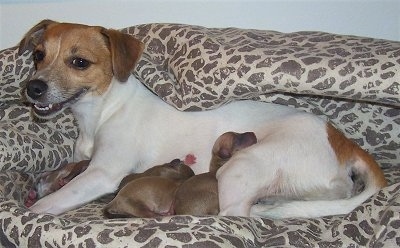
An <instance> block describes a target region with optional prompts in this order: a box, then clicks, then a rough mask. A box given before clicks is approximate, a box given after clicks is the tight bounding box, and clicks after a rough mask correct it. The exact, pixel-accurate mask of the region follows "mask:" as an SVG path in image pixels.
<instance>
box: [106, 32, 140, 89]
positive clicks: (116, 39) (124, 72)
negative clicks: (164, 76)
mask: <svg viewBox="0 0 400 248" xmlns="http://www.w3.org/2000/svg"><path fill="white" fill-rule="evenodd" d="M101 33H102V34H103V35H104V36H105V37H106V38H107V40H108V44H109V47H110V51H111V60H112V67H113V73H114V76H115V77H116V78H117V79H118V80H119V81H120V82H125V81H126V80H128V78H129V76H130V75H131V73H132V71H133V69H135V65H136V63H137V62H138V61H139V58H140V56H141V55H142V52H143V49H144V44H143V43H142V42H141V41H139V40H138V39H135V38H134V37H133V36H131V35H129V34H124V33H122V32H120V31H117V30H113V29H103V30H102V31H101Z"/></svg>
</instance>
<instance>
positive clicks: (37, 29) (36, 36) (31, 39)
mask: <svg viewBox="0 0 400 248" xmlns="http://www.w3.org/2000/svg"><path fill="white" fill-rule="evenodd" d="M53 23H56V22H55V21H52V20H43V21H41V22H39V23H38V24H36V25H35V26H34V27H33V28H31V29H30V30H29V31H28V33H26V34H25V36H24V38H22V40H21V42H20V43H19V48H18V55H21V54H23V53H24V52H25V51H26V50H32V49H33V47H34V46H35V45H36V44H38V43H39V42H40V41H41V39H42V37H43V32H44V31H45V30H46V28H47V26H49V25H50V24H53Z"/></svg>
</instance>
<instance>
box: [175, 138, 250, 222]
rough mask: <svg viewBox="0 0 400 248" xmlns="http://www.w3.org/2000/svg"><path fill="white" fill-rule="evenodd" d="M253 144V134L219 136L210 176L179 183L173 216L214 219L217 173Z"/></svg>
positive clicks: (216, 211) (213, 151) (215, 212)
mask: <svg viewBox="0 0 400 248" xmlns="http://www.w3.org/2000/svg"><path fill="white" fill-rule="evenodd" d="M255 143H257V138H256V136H255V134H254V133H252V132H247V133H241V134H239V133H234V132H227V133H224V134H222V135H221V136H220V137H219V138H218V139H217V140H216V141H215V144H214V147H213V149H212V158H211V162H210V172H208V173H203V174H199V175H196V176H194V177H191V178H189V179H188V180H186V181H185V182H183V183H182V184H181V185H180V186H179V188H178V190H177V191H176V195H175V214H188V215H217V214H218V212H219V202H218V182H217V179H216V178H215V173H216V172H217V170H218V169H219V168H220V167H221V166H222V165H224V164H225V163H226V162H227V161H228V160H229V159H230V158H231V157H232V156H233V155H234V154H235V152H237V151H240V150H242V149H244V148H246V147H249V146H251V145H253V144H255Z"/></svg>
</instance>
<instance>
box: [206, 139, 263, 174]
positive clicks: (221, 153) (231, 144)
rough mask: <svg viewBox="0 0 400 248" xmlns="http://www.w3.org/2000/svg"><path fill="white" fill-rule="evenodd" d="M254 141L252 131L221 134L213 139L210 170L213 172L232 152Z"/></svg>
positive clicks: (255, 140) (255, 141)
mask: <svg viewBox="0 0 400 248" xmlns="http://www.w3.org/2000/svg"><path fill="white" fill-rule="evenodd" d="M256 143H257V137H256V135H255V134H254V133H253V132H246V133H235V132H226V133H224V134H222V135H221V136H219V137H218V139H217V140H216V141H215V143H214V146H213V149H212V158H211V163H210V172H213V173H215V172H216V171H217V170H218V169H219V168H220V167H221V166H222V165H224V164H225V163H226V162H227V161H228V160H229V159H230V158H231V157H232V156H233V154H235V153H236V152H238V151H240V150H242V149H245V148H247V147H249V146H251V145H254V144H256Z"/></svg>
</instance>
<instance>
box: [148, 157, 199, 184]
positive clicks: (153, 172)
mask: <svg viewBox="0 0 400 248" xmlns="http://www.w3.org/2000/svg"><path fill="white" fill-rule="evenodd" d="M144 174H145V175H146V176H160V177H165V178H169V179H172V180H177V181H181V180H186V179H188V178H189V177H191V176H194V172H193V170H192V169H191V168H190V167H189V166H188V165H186V164H185V163H184V162H183V161H182V160H180V159H174V160H172V161H171V162H169V163H165V164H162V165H157V166H154V167H152V168H150V169H148V170H147V171H145V173H144Z"/></svg>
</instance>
